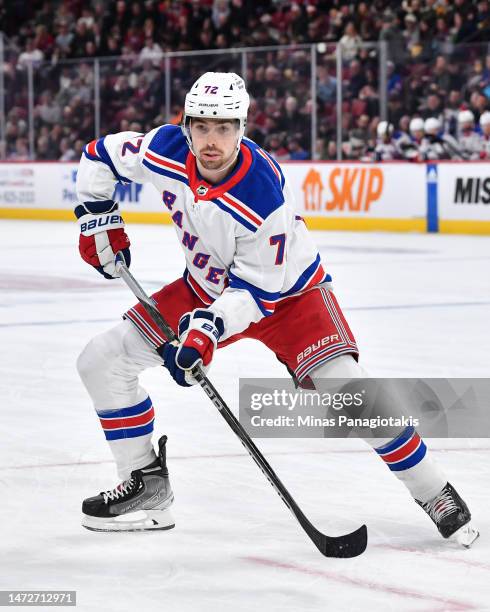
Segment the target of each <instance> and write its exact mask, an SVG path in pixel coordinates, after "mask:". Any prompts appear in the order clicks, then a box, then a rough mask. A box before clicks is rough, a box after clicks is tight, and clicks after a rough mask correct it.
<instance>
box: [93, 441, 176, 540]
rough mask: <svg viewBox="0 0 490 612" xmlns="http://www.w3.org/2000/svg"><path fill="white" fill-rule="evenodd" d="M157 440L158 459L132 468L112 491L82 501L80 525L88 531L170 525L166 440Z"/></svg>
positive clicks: (171, 520)
mask: <svg viewBox="0 0 490 612" xmlns="http://www.w3.org/2000/svg"><path fill="white" fill-rule="evenodd" d="M166 442H167V436H162V437H161V438H160V440H159V441H158V457H157V459H156V460H155V461H154V462H153V463H151V464H150V465H147V466H146V467H144V468H141V469H139V470H135V471H134V472H131V477H130V478H129V479H128V480H125V481H124V482H122V483H121V484H119V485H118V486H117V487H116V488H115V489H112V491H105V492H102V493H100V494H99V495H96V496H95V497H89V498H88V499H86V500H85V501H84V502H83V504H82V512H83V520H82V525H83V527H86V528H87V529H90V530H91V531H146V530H150V529H172V527H175V522H174V519H173V517H172V515H171V513H170V510H169V508H170V506H171V505H172V502H173V500H174V495H173V493H172V488H171V486H170V482H169V479H168V470H167V464H166V453H165V444H166Z"/></svg>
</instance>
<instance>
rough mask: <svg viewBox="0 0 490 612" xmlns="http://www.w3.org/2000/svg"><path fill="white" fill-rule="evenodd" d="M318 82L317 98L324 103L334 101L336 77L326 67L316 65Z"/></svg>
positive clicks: (335, 96) (335, 97)
mask: <svg viewBox="0 0 490 612" xmlns="http://www.w3.org/2000/svg"><path fill="white" fill-rule="evenodd" d="M317 72H318V83H317V95H318V98H319V99H320V100H321V101H322V102H325V103H327V104H328V103H330V104H331V103H334V102H335V101H336V99H337V79H336V78H335V77H333V76H332V75H331V74H330V73H329V71H328V68H326V67H325V66H318V71H317Z"/></svg>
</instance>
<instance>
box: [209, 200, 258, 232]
mask: <svg viewBox="0 0 490 612" xmlns="http://www.w3.org/2000/svg"><path fill="white" fill-rule="evenodd" d="M230 193H233V189H231V190H230ZM210 202H213V203H214V204H216V206H218V208H221V210H223V211H224V212H227V213H228V214H229V215H231V216H232V217H233V218H234V219H235V221H238V223H241V224H242V225H243V226H244V227H246V228H247V229H249V230H250V231H251V232H254V233H255V232H256V231H257V228H256V227H254V226H253V225H252V224H251V223H249V222H248V221H247V220H246V218H245V217H242V216H241V215H240V214H239V213H238V212H236V211H234V210H233V209H232V208H228V206H226V204H224V203H223V202H221V201H220V200H210Z"/></svg>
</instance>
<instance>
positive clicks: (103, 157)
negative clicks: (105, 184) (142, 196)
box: [95, 136, 133, 183]
mask: <svg viewBox="0 0 490 612" xmlns="http://www.w3.org/2000/svg"><path fill="white" fill-rule="evenodd" d="M104 141H105V136H104V138H99V140H98V141H97V143H96V144H95V150H96V151H97V153H98V154H99V156H100V160H98V161H102V162H103V163H104V164H106V165H107V166H109V168H110V169H111V170H112V174H113V175H114V176H115V177H116V178H117V180H118V181H119V182H120V183H132V182H133V181H131V179H128V178H126V177H125V176H122V174H119V172H118V171H117V170H116V167H115V166H114V164H113V162H112V159H111V157H110V155H109V153H108V152H107V149H106V147H105V144H104Z"/></svg>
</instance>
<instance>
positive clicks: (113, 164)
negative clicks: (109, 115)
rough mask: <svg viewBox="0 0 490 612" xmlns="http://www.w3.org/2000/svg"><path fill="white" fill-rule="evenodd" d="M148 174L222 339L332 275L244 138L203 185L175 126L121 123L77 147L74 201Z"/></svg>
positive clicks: (261, 154)
mask: <svg viewBox="0 0 490 612" xmlns="http://www.w3.org/2000/svg"><path fill="white" fill-rule="evenodd" d="M132 181H134V182H137V183H145V182H149V183H152V184H153V185H154V186H155V188H156V189H157V191H158V193H159V194H161V198H162V210H165V211H167V212H169V213H170V215H171V218H172V222H173V225H174V228H175V231H176V233H177V238H178V241H179V243H180V245H181V247H182V249H183V251H184V254H185V259H186V270H185V272H184V277H185V279H186V281H187V283H188V285H189V286H190V288H191V289H192V290H193V291H194V292H195V293H196V294H197V296H198V297H199V298H200V299H201V300H202V301H203V302H204V303H205V304H206V305H208V306H209V308H210V309H211V310H213V311H214V312H215V313H216V314H218V315H219V316H221V317H222V318H223V321H224V324H225V333H224V335H223V336H222V340H225V339H226V338H228V337H230V336H232V335H234V334H237V333H240V332H242V331H243V330H245V329H246V328H247V327H248V326H249V325H250V324H251V323H254V322H257V321H259V320H260V319H262V318H263V317H266V316H271V315H272V314H273V313H274V309H275V307H276V305H277V304H278V302H279V301H281V300H284V299H288V298H289V297H291V296H292V295H296V294H298V293H300V292H303V291H306V290H309V289H311V288H312V287H314V286H316V285H318V284H320V283H328V282H330V281H331V278H330V276H329V275H328V274H326V273H325V270H324V269H323V267H322V264H321V261H320V255H319V253H318V251H317V249H316V247H315V245H314V243H313V240H312V238H311V236H310V234H309V232H308V230H307V228H306V226H305V223H304V221H303V219H302V218H301V217H300V216H299V215H298V214H297V213H296V211H295V207H294V201H293V197H292V194H291V192H290V189H289V187H288V184H287V181H286V179H285V177H284V174H283V172H282V170H281V168H280V166H279V164H278V163H277V162H276V161H275V160H274V159H273V158H272V157H271V156H270V155H268V154H267V153H266V152H265V151H264V150H262V149H261V148H260V147H259V146H258V145H257V144H256V143H254V142H253V141H251V140H249V139H247V138H244V139H243V141H242V143H241V146H240V152H239V157H238V163H237V164H236V166H235V168H234V170H233V171H232V172H231V174H229V175H228V176H227V177H226V178H225V179H224V180H223V181H222V182H221V183H219V184H215V185H210V184H209V183H207V182H206V181H205V180H204V179H203V178H202V177H201V176H200V175H199V172H198V169H197V166H196V159H195V157H194V155H193V154H192V153H191V152H190V150H189V147H188V145H187V142H186V140H185V137H184V135H183V134H182V131H181V129H180V127H178V126H175V125H164V126H162V127H159V128H156V129H154V130H152V131H151V132H149V133H148V134H146V135H143V134H138V133H135V132H121V133H119V134H113V135H109V136H106V137H104V138H100V139H99V140H94V141H92V142H90V143H89V144H88V145H87V146H86V147H85V150H84V153H83V155H82V159H81V161H80V167H79V171H78V176H77V194H78V199H79V200H80V201H81V202H94V201H96V200H108V199H111V198H112V197H113V193H114V188H115V184H116V182H122V183H129V182H132Z"/></svg>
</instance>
